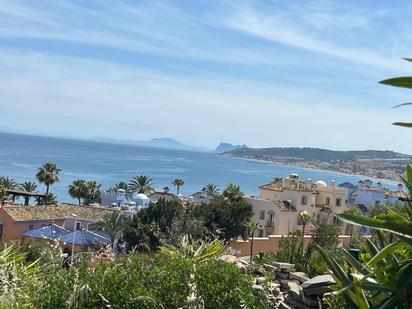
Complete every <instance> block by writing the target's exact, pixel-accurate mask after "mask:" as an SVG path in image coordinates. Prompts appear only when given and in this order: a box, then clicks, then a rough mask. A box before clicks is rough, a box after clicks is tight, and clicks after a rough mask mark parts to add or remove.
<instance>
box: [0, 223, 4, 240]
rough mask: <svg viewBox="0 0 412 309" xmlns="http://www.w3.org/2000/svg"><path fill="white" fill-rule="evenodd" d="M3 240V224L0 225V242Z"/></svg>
mask: <svg viewBox="0 0 412 309" xmlns="http://www.w3.org/2000/svg"><path fill="white" fill-rule="evenodd" d="M1 239H3V223H1V224H0V240H1Z"/></svg>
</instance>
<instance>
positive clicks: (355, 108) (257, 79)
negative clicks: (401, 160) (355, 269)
mask: <svg viewBox="0 0 412 309" xmlns="http://www.w3.org/2000/svg"><path fill="white" fill-rule="evenodd" d="M411 9H412V3H411V2H409V1H396V2H394V3H390V2H389V1H335V2H333V1H313V2H311V1H106V0H105V1H98V2H94V1H63V0H59V1H47V0H44V1H1V2H0V72H1V73H0V91H1V96H0V114H1V116H2V117H1V119H2V121H1V122H0V130H3V131H4V130H13V131H18V132H24V133H32V134H47V135H57V136H70V137H81V138H90V137H97V136H98V137H111V138H121V139H136V140H142V139H149V138H153V137H162V136H168V137H173V138H176V139H178V140H180V141H182V142H185V143H188V144H193V145H202V146H203V145H204V146H209V147H214V146H215V145H216V144H217V143H218V142H220V141H228V142H233V143H246V144H247V145H249V146H255V147H265V146H311V147H323V148H330V149H371V148H372V149H391V150H397V151H402V152H406V153H412V146H410V143H408V140H409V135H408V134H411V133H410V132H411V131H408V130H407V129H403V128H398V127H394V126H391V125H390V123H392V122H394V121H401V120H410V118H411V117H410V115H411V113H410V111H408V109H407V108H405V109H392V108H391V106H393V105H396V104H399V103H403V102H409V101H410V97H411V93H410V92H408V91H407V90H405V89H400V88H391V87H388V86H383V85H379V84H378V83H377V82H378V81H379V80H382V79H385V78H389V77H394V76H401V75H407V74H410V73H411V72H412V64H410V63H407V62H405V61H403V60H401V58H402V57H411V56H412V55H411V46H412V34H411V31H410V29H411V28H412V27H411V26H412V20H411V19H410V12H411Z"/></svg>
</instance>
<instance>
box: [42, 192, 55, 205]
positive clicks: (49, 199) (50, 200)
mask: <svg viewBox="0 0 412 309" xmlns="http://www.w3.org/2000/svg"><path fill="white" fill-rule="evenodd" d="M44 204H45V205H57V204H58V201H57V196H55V195H54V194H53V193H49V194H46V196H45V197H44Z"/></svg>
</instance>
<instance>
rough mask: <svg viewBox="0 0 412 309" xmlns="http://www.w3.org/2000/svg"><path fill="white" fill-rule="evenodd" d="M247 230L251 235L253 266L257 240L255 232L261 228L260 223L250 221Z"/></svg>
mask: <svg viewBox="0 0 412 309" xmlns="http://www.w3.org/2000/svg"><path fill="white" fill-rule="evenodd" d="M246 228H247V230H248V231H249V235H250V237H251V240H250V263H251V264H252V259H253V241H254V238H255V231H256V230H257V229H258V228H259V223H257V222H256V221H249V222H248V223H246Z"/></svg>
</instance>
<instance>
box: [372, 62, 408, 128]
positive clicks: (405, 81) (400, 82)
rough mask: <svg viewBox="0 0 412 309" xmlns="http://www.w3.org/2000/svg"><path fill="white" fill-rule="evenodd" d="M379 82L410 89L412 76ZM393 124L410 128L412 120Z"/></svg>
mask: <svg viewBox="0 0 412 309" xmlns="http://www.w3.org/2000/svg"><path fill="white" fill-rule="evenodd" d="M404 60H406V61H409V62H411V58H404ZM380 83H381V84H384V85H389V86H395V87H401V88H409V89H410V88H412V76H402V77H394V78H389V79H385V80H382V81H380ZM411 104H412V103H403V104H399V105H396V106H395V108H397V107H401V106H405V105H411ZM393 124H394V125H397V126H401V127H407V128H412V122H394V123H393Z"/></svg>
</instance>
